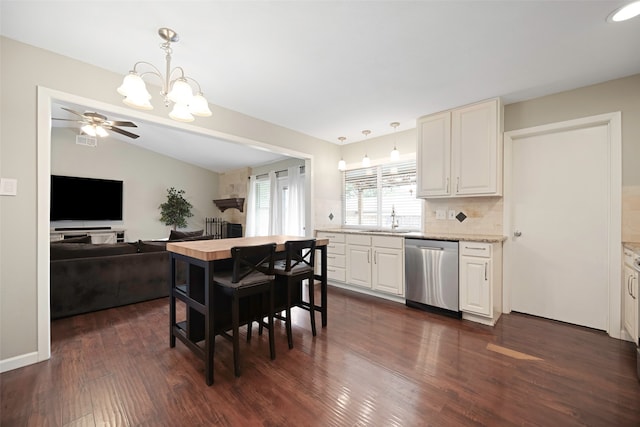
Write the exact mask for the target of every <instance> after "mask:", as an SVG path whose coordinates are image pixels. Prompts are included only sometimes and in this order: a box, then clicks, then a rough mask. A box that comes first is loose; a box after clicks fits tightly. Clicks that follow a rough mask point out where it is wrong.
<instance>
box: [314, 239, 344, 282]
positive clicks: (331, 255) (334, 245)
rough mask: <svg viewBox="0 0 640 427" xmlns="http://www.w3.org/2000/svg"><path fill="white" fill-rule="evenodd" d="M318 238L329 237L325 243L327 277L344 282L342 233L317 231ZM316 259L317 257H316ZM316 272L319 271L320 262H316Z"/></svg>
mask: <svg viewBox="0 0 640 427" xmlns="http://www.w3.org/2000/svg"><path fill="white" fill-rule="evenodd" d="M317 238H318V239H329V244H328V245H327V279H329V280H334V281H337V282H345V281H346V278H347V275H346V264H347V263H346V257H345V242H344V234H342V233H327V232H324V231H319V232H318V233H317ZM316 260H318V258H316ZM316 272H317V273H318V274H319V273H320V263H319V262H316Z"/></svg>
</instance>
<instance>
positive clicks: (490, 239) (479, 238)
mask: <svg viewBox="0 0 640 427" xmlns="http://www.w3.org/2000/svg"><path fill="white" fill-rule="evenodd" d="M317 231H322V232H328V233H348V234H371V235H377V236H397V237H404V238H411V239H432V240H451V241H459V242H463V241H468V242H485V243H499V242H504V241H505V240H507V237H506V236H501V235H489V234H457V233H430V232H420V231H411V232H403V231H391V230H388V231H387V230H360V229H357V228H319V229H316V232H317Z"/></svg>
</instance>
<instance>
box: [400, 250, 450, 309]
mask: <svg viewBox="0 0 640 427" xmlns="http://www.w3.org/2000/svg"><path fill="white" fill-rule="evenodd" d="M404 266H405V269H404V270H405V298H406V304H407V306H409V307H414V308H420V309H423V310H429V311H436V312H440V313H443V314H448V315H452V316H455V317H460V309H459V305H458V242H451V241H445V240H424V239H412V238H407V239H405V243H404Z"/></svg>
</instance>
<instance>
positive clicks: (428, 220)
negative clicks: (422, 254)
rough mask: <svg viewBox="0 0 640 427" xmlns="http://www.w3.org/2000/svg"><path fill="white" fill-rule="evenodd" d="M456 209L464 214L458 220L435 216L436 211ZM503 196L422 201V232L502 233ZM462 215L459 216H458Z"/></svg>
mask: <svg viewBox="0 0 640 427" xmlns="http://www.w3.org/2000/svg"><path fill="white" fill-rule="evenodd" d="M437 210H443V211H445V212H447V213H448V211H450V210H453V211H455V214H454V215H458V214H459V213H460V212H462V213H463V214H464V216H466V218H464V220H463V221H462V222H460V221H459V220H458V219H448V215H445V219H436V211H437ZM502 210H503V203H502V197H465V198H452V199H428V200H426V201H425V211H424V231H426V232H434V233H459V234H491V235H502V234H503V230H502ZM461 217H462V216H461Z"/></svg>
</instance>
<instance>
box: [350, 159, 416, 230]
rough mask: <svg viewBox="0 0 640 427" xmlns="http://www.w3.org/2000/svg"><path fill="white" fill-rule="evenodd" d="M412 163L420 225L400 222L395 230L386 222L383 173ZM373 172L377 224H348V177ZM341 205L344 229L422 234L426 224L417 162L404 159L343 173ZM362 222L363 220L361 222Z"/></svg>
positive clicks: (352, 169)
mask: <svg viewBox="0 0 640 427" xmlns="http://www.w3.org/2000/svg"><path fill="white" fill-rule="evenodd" d="M411 163H412V165H411V166H412V169H413V171H414V174H415V177H416V188H414V190H413V191H414V192H416V200H417V203H419V204H420V214H419V215H420V218H419V220H418V224H417V225H409V226H407V225H403V224H402V222H400V224H399V227H398V228H397V229H395V230H393V229H392V228H391V226H390V225H389V224H387V223H386V221H385V220H384V219H385V218H386V217H387V216H390V214H389V215H386V214H383V206H384V205H385V203H384V200H383V194H384V193H383V191H382V189H383V188H386V187H385V186H384V180H383V178H384V176H386V174H384V173H383V169H388V168H393V167H396V166H397V167H405V168H406V167H407V165H408V164H411ZM368 169H369V170H371V169H372V170H373V171H374V172H373V174H375V179H376V186H375V192H376V223H375V224H347V217H348V216H347V175H348V174H349V173H358V172H361V173H362V174H363V175H366V170H368ZM341 204H342V206H341V207H342V227H344V228H350V229H355V230H376V231H396V232H411V231H416V232H420V231H421V230H422V227H423V223H424V209H425V206H424V200H423V199H421V198H418V197H417V161H416V160H415V158H411V159H403V160H400V161H397V162H392V163H380V164H374V165H371V166H369V167H361V168H351V169H349V170H346V171H343V172H342V200H341ZM360 215H362V213H360ZM360 222H361V220H360Z"/></svg>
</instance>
